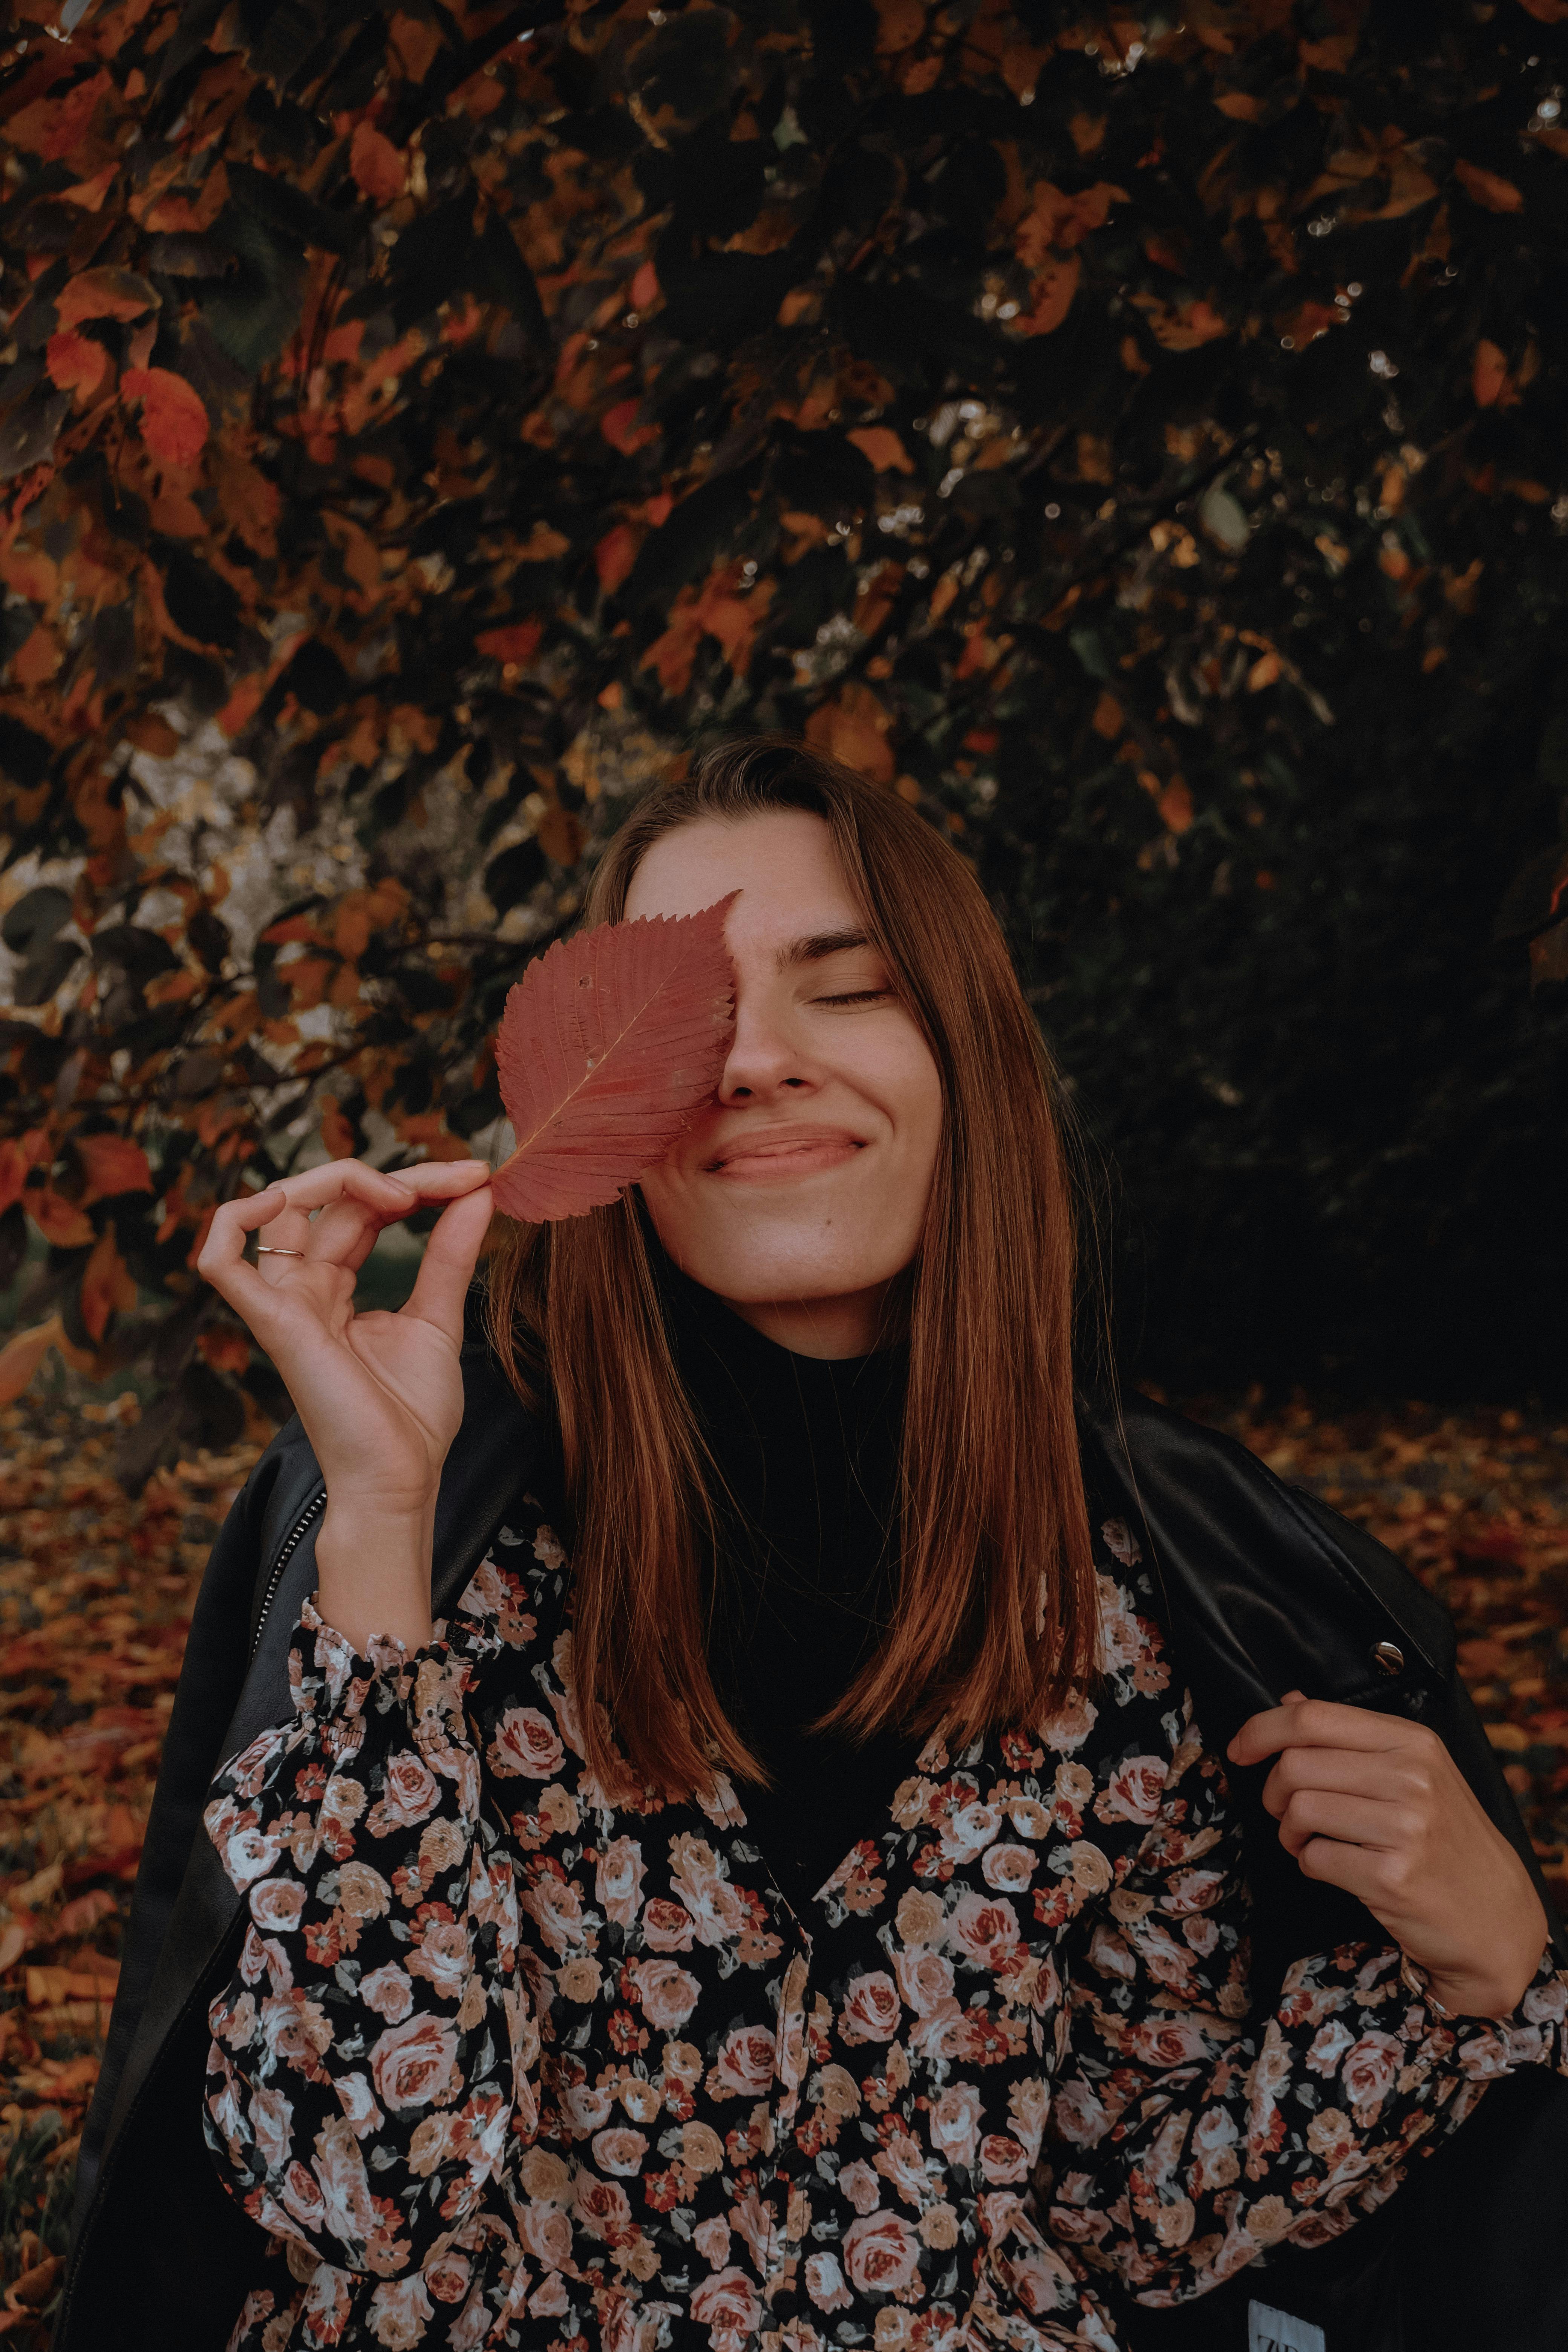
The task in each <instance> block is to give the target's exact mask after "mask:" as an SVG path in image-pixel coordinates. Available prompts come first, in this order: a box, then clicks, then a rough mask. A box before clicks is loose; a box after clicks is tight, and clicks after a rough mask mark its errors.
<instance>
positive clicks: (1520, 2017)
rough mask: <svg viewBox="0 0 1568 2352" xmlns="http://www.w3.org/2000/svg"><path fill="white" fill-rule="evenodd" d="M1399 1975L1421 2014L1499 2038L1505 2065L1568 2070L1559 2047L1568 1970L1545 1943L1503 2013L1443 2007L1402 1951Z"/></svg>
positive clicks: (1567, 2005)
mask: <svg viewBox="0 0 1568 2352" xmlns="http://www.w3.org/2000/svg"><path fill="white" fill-rule="evenodd" d="M1399 1976H1400V1981H1401V1983H1402V1984H1403V1985H1404V1987H1405V1991H1406V1992H1408V1993H1410V1994H1412V1995H1413V1996H1414V1997H1415V2000H1418V2001H1419V2002H1420V2003H1421V2005H1422V2007H1423V2008H1424V2009H1425V2010H1426V2013H1427V2015H1428V2016H1429V2017H1432V2018H1434V2019H1436V2021H1437V2022H1438V2023H1439V2024H1443V2025H1453V2026H1465V2025H1469V2026H1480V2027H1482V2028H1486V2027H1490V2028H1491V2029H1492V2030H1493V2031H1494V2032H1497V2033H1498V2034H1499V2035H1500V2036H1501V2037H1502V2039H1503V2041H1504V2043H1505V2046H1506V2048H1507V2051H1508V2056H1509V2062H1510V2064H1511V2065H1514V2066H1529V2065H1540V2064H1546V2065H1554V2066H1556V2067H1558V2068H1559V2069H1561V2070H1563V2071H1568V2052H1565V2049H1564V2025H1565V2022H1568V1970H1565V1969H1561V1968H1560V1967H1559V1966H1558V1964H1557V1958H1556V1955H1555V1953H1554V1952H1553V1950H1552V1946H1551V1945H1550V1944H1548V1945H1547V1947H1546V1949H1545V1951H1544V1952H1543V1953H1542V1957H1541V1965H1540V1967H1539V1968H1538V1969H1536V1971H1535V1974H1534V1975H1533V1977H1531V1980H1530V1982H1529V1984H1528V1985H1527V1986H1526V1987H1525V1990H1524V1992H1523V1994H1522V1996H1521V2000H1520V2003H1519V2006H1518V2008H1517V2009H1516V2010H1514V2011H1513V2012H1512V2014H1511V2015H1510V2016H1508V2017H1499V2018H1489V2017H1477V2016H1473V2015H1471V2014H1470V2013H1469V2012H1468V2011H1458V2010H1451V2009H1448V2008H1447V2007H1446V2006H1445V2004H1444V2003H1443V2002H1442V2001H1441V2000H1439V1999H1438V1998H1437V1995H1436V1993H1435V1992H1434V1991H1433V1990H1432V1980H1431V1978H1430V1977H1429V1975H1428V1974H1427V1972H1426V1969H1424V1968H1423V1967H1422V1965H1421V1963H1420V1961H1419V1960H1413V1959H1412V1958H1411V1957H1410V1955H1409V1953H1408V1952H1402V1953H1401V1954H1400V1958H1399Z"/></svg>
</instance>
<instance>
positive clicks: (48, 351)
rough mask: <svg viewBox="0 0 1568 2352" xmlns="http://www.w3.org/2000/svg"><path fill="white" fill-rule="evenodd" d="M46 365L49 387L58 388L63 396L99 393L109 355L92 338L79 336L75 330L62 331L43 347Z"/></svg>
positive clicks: (71, 328)
mask: <svg viewBox="0 0 1568 2352" xmlns="http://www.w3.org/2000/svg"><path fill="white" fill-rule="evenodd" d="M44 365H45V366H46V367H47V369H48V372H49V381H50V383H54V384H58V387H59V389H60V391H61V392H84V393H90V392H96V391H97V390H98V387H99V385H100V383H102V382H103V371H104V369H105V368H106V367H107V366H108V365H109V353H108V352H106V351H105V350H104V348H103V345H102V344H101V343H95V342H94V341H93V340H92V338H91V336H90V335H79V334H78V333H77V331H76V330H75V328H74V327H62V328H61V329H60V331H59V332H58V334H55V335H51V336H50V337H49V340H48V341H47V343H46V344H45V346H44Z"/></svg>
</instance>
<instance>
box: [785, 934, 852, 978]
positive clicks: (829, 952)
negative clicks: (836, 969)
mask: <svg viewBox="0 0 1568 2352" xmlns="http://www.w3.org/2000/svg"><path fill="white" fill-rule="evenodd" d="M872 944H873V942H872V940H871V936H870V933H869V932H868V931H862V930H847V931H814V932H812V933H811V934H810V936H809V937H808V938H806V939H803V940H791V941H790V943H789V945H788V947H787V948H780V950H779V951H778V958H777V961H778V968H779V970H780V971H797V970H798V969H799V967H800V966H801V965H802V964H805V963H821V962H822V961H823V960H824V959H825V957H827V956H836V955H843V954H845V953H846V952H847V950H848V949H850V948H868V947H870V946H871V945H872Z"/></svg>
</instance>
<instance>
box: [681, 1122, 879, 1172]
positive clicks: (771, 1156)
mask: <svg viewBox="0 0 1568 2352" xmlns="http://www.w3.org/2000/svg"><path fill="white" fill-rule="evenodd" d="M864 1149H865V1145H864V1143H863V1142H862V1140H861V1139H860V1138H859V1137H858V1136H856V1135H851V1134H850V1133H849V1131H848V1129H847V1128H842V1127H789V1128H779V1127H775V1128H771V1129H764V1130H762V1131H760V1132H759V1133H757V1134H755V1135H749V1136H746V1137H745V1138H743V1139H741V1140H738V1141H737V1142H735V1143H733V1144H731V1146H729V1148H728V1149H727V1150H723V1151H721V1152H718V1153H716V1154H715V1155H714V1157H713V1158H712V1159H711V1160H709V1161H708V1162H707V1164H706V1166H705V1168H704V1170H703V1173H704V1174H705V1175H709V1176H724V1177H728V1178H730V1179H731V1180H732V1181H734V1180H738V1181H742V1182H750V1183H758V1182H762V1183H766V1182H769V1181H778V1180H780V1179H783V1178H788V1177H795V1176H810V1175H815V1174H816V1173H817V1172H818V1171H821V1170H823V1169H828V1168H842V1167H843V1166H844V1165H845V1164H846V1163H847V1161H848V1160H852V1159H853V1158H854V1157H855V1155H856V1153H857V1152H858V1151H862V1150H864Z"/></svg>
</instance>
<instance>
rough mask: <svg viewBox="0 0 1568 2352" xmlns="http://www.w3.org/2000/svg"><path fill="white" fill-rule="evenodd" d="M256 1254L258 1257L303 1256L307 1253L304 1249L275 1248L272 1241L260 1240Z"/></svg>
mask: <svg viewBox="0 0 1568 2352" xmlns="http://www.w3.org/2000/svg"><path fill="white" fill-rule="evenodd" d="M256 1255H257V1256H258V1257H303V1256H304V1255H305V1253H304V1251H303V1250H286V1249H274V1248H273V1246H272V1244H271V1243H270V1242H258V1243H257V1244H256Z"/></svg>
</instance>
